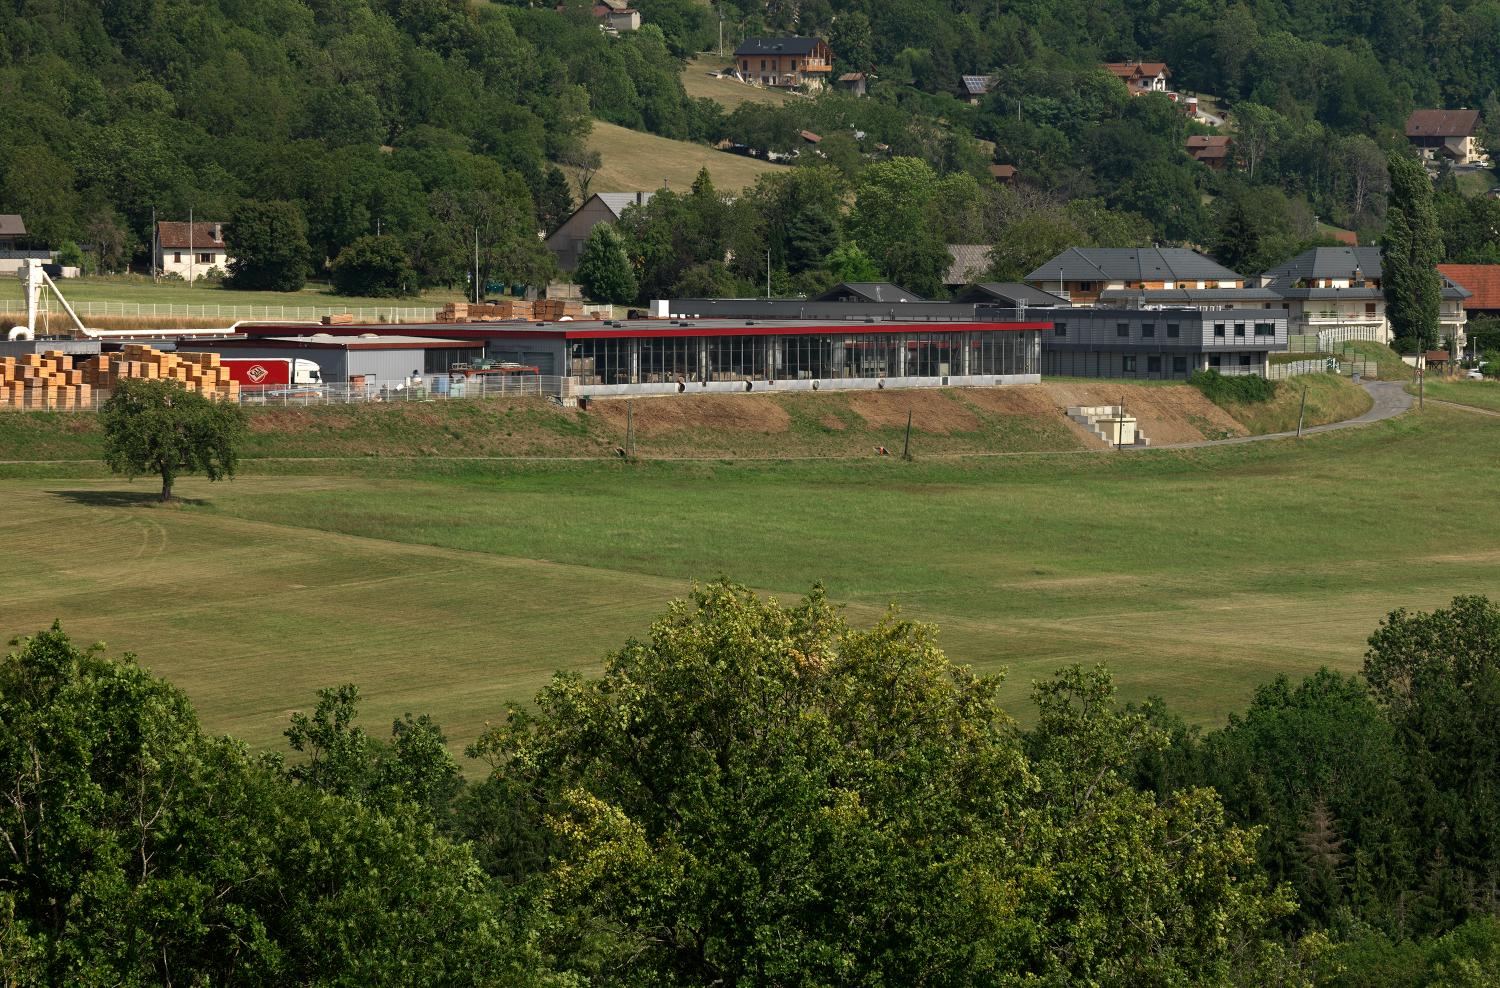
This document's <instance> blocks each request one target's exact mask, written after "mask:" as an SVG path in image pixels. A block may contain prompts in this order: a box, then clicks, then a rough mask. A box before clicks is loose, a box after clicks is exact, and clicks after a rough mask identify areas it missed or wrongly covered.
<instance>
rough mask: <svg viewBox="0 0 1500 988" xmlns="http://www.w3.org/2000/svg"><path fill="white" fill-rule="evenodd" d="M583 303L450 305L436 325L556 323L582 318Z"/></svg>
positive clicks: (540, 301) (544, 300)
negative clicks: (508, 321) (513, 321)
mask: <svg viewBox="0 0 1500 988" xmlns="http://www.w3.org/2000/svg"><path fill="white" fill-rule="evenodd" d="M583 314H584V313H583V303H581V302H571V301H564V300H563V299H547V298H542V299H537V300H536V301H535V302H527V301H525V300H524V299H517V300H515V301H509V300H507V301H503V302H484V303H478V302H449V303H448V304H447V305H445V306H443V307H442V308H441V309H439V310H438V314H437V321H438V322H441V323H463V322H496V321H500V320H505V319H526V320H529V321H534V322H554V321H556V320H558V319H561V318H562V317H563V316H569V317H571V318H573V319H582V318H583Z"/></svg>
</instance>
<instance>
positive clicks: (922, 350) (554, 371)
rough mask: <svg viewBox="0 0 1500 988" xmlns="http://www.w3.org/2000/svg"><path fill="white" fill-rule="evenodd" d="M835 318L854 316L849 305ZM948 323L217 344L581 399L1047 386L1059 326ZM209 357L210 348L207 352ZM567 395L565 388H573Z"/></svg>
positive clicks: (269, 331) (431, 334)
mask: <svg viewBox="0 0 1500 988" xmlns="http://www.w3.org/2000/svg"><path fill="white" fill-rule="evenodd" d="M835 308H845V309H847V308H850V307H849V306H842V307H840V306H837V305H835ZM948 313H949V318H948V319H946V320H939V319H930V320H920V319H918V320H884V319H877V318H876V317H874V316H868V317H861V316H857V315H855V314H854V313H846V314H845V318H843V319H829V318H820V319H799V318H795V317H793V318H770V319H764V318H738V319H702V320H698V319H637V320H629V321H619V322H566V321H564V322H550V323H526V322H494V323H468V324H449V323H442V324H436V323H435V324H431V325H410V324H407V325H402V326H401V327H400V330H399V331H400V333H401V334H403V335H401V336H379V337H375V338H373V339H372V338H371V336H372V335H373V334H371V332H370V329H371V327H368V326H333V327H328V331H327V332H326V333H320V334H319V335H318V336H317V337H288V336H284V335H282V334H283V333H285V332H286V330H287V327H284V326H253V327H242V329H243V331H244V332H245V334H246V335H245V336H244V337H243V338H240V339H233V340H224V341H209V342H205V344H204V348H205V349H214V350H217V351H219V352H220V353H223V354H225V355H232V356H266V357H270V356H283V357H289V356H300V357H305V358H307V359H311V360H314V361H316V362H317V363H318V364H319V366H320V368H321V369H322V371H323V380H325V381H330V382H337V381H342V380H346V379H347V378H348V377H349V376H353V375H359V374H363V375H375V376H377V378H378V379H379V380H389V377H387V376H386V375H389V374H392V373H394V374H396V375H397V377H398V378H404V377H406V376H408V375H410V374H412V372H413V371H414V370H416V369H419V368H421V369H423V370H425V372H426V373H428V374H434V373H442V372H443V371H445V370H446V369H447V368H448V367H449V366H451V365H452V363H454V362H457V361H466V362H473V361H475V360H477V359H479V358H481V357H483V358H488V359H490V360H494V361H499V362H503V363H515V364H522V365H525V366H528V367H535V368H537V370H538V372H539V373H540V375H541V376H542V377H543V378H544V379H545V378H565V379H571V380H570V381H569V385H568V388H569V390H570V392H571V393H573V394H581V395H601V396H602V395H611V394H668V393H680V392H686V391H689V390H692V391H697V392H713V391H740V392H743V391H770V390H783V391H795V390H821V389H837V388H867V387H868V388H878V387H934V386H943V385H995V384H1023V383H1026V384H1029V383H1035V382H1036V381H1037V380H1039V378H1038V366H1039V362H1040V357H1041V342H1040V341H1041V335H1042V331H1043V330H1047V329H1050V328H1051V326H1052V323H1051V321H1050V320H1022V319H1018V318H1016V317H1015V316H1016V314H1015V313H1014V312H1012V311H1010V310H986V311H985V312H984V313H983V314H982V315H980V316H976V312H975V307H974V306H972V305H971V306H951V307H950V308H949V309H948ZM195 346H196V344H195ZM559 387H560V385H559Z"/></svg>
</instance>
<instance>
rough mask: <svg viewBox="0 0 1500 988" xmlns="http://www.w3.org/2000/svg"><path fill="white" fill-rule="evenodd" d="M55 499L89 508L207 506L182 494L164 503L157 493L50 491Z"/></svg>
mask: <svg viewBox="0 0 1500 988" xmlns="http://www.w3.org/2000/svg"><path fill="white" fill-rule="evenodd" d="M47 493H48V494H51V495H52V496H53V497H60V498H62V499H63V500H65V501H72V502H73V503H74V504H81V505H84V506H85V507H89V508H140V507H147V508H151V507H165V508H175V507H184V506H195V507H196V506H197V505H201V504H207V503H208V502H207V501H204V500H203V499H202V498H195V497H183V496H182V495H181V494H176V495H173V497H172V500H171V501H168V502H166V503H165V504H164V503H163V502H162V499H161V494H160V493H159V492H156V491H88V490H83V491H48V492H47Z"/></svg>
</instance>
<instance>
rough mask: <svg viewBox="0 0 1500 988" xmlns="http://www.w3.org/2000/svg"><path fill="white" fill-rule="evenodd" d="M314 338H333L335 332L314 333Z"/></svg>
mask: <svg viewBox="0 0 1500 988" xmlns="http://www.w3.org/2000/svg"><path fill="white" fill-rule="evenodd" d="M312 338H313V339H315V340H331V339H333V334H332V333H314V334H313V335H312Z"/></svg>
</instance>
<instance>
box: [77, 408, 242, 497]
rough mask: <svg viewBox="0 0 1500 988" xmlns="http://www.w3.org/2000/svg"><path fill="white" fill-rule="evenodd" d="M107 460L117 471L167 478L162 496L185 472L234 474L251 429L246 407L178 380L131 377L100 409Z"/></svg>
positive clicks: (211, 477) (217, 475) (217, 476)
mask: <svg viewBox="0 0 1500 988" xmlns="http://www.w3.org/2000/svg"><path fill="white" fill-rule="evenodd" d="M99 416H100V419H101V421H102V422H103V425H104V462H105V463H106V464H107V465H108V466H109V468H110V469H111V470H113V471H114V472H115V473H123V474H125V476H127V477H130V478H135V477H138V476H140V475H141V474H154V475H156V476H159V477H161V499H162V500H163V501H170V500H172V485H173V483H175V482H176V480H177V478H178V477H180V476H182V475H183V474H191V473H202V474H204V475H206V476H207V477H208V479H209V480H221V479H223V478H225V477H233V476H234V472H235V469H236V467H237V466H238V464H239V450H238V446H239V444H240V441H241V440H242V439H243V437H244V434H245V428H246V416H245V412H244V409H242V408H240V406H239V405H237V404H235V403H233V402H231V401H228V400H214V399H210V398H206V397H204V396H203V395H202V394H200V393H199V392H197V391H189V390H188V389H187V388H186V387H184V386H183V385H182V384H180V383H178V382H176V381H161V380H130V381H121V382H120V383H119V384H117V385H116V386H115V391H114V394H112V395H110V396H109V400H108V401H106V402H105V403H104V406H103V407H102V408H101V409H100V410H99Z"/></svg>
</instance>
